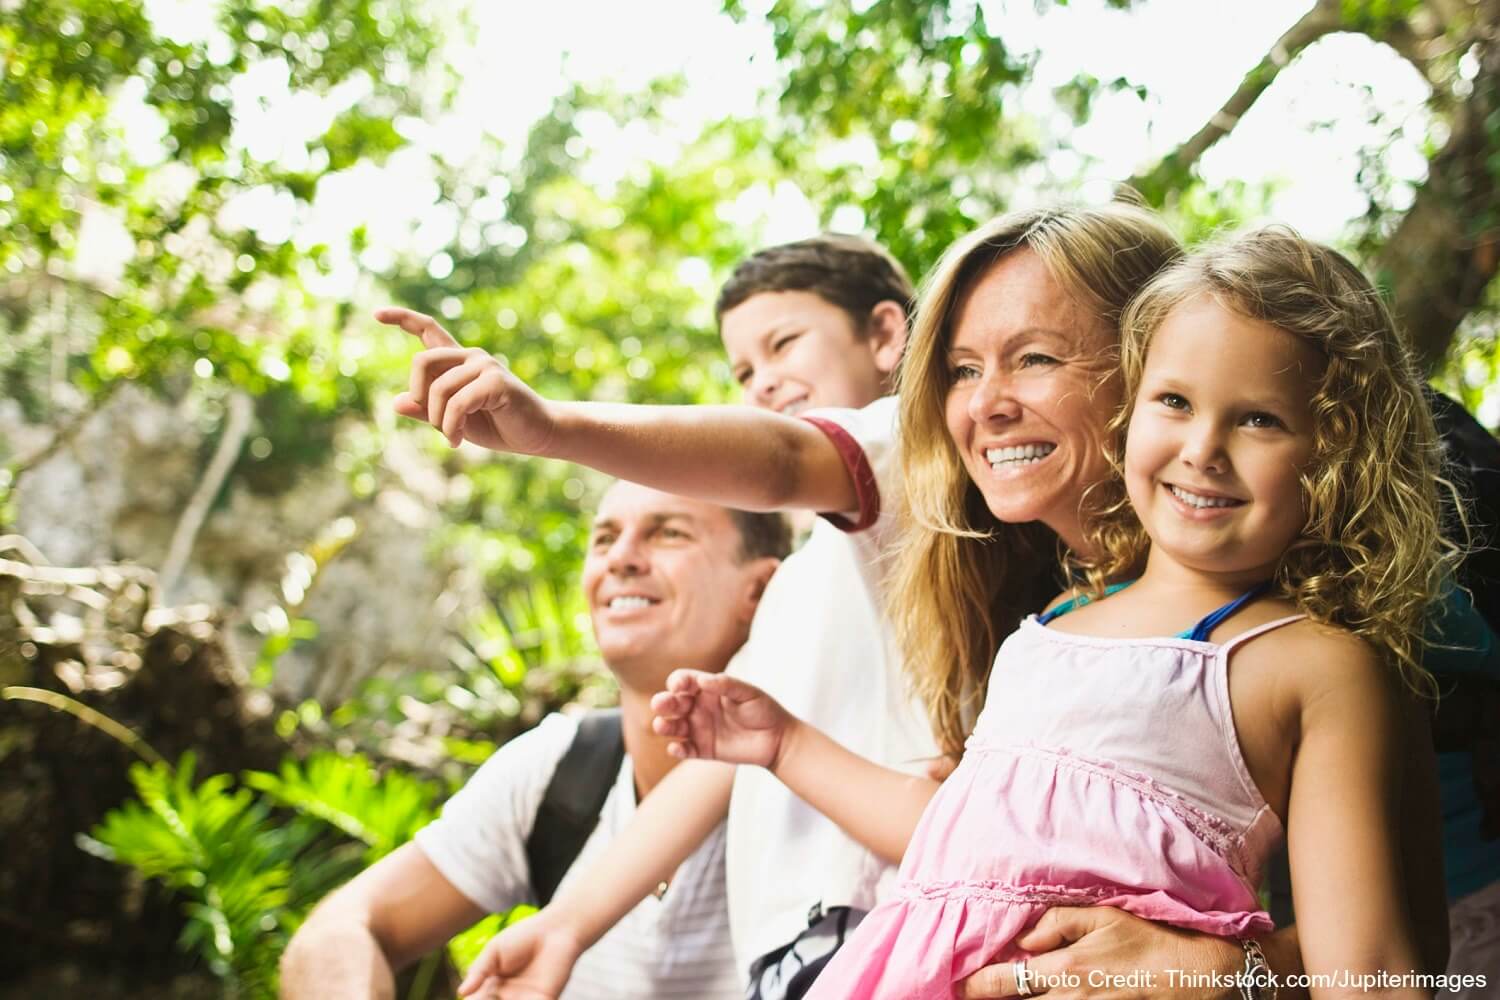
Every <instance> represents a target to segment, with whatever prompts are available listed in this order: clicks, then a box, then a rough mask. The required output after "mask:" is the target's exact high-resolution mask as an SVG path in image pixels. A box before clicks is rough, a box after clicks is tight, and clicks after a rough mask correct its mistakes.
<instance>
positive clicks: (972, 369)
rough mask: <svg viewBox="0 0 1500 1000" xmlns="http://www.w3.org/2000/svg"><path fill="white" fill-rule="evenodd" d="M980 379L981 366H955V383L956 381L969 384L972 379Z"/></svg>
mask: <svg viewBox="0 0 1500 1000" xmlns="http://www.w3.org/2000/svg"><path fill="white" fill-rule="evenodd" d="M978 377H979V366H978V365H954V366H953V381H955V382H967V381H969V380H970V379H975V378H978Z"/></svg>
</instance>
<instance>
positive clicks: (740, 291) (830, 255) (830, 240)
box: [714, 233, 916, 332]
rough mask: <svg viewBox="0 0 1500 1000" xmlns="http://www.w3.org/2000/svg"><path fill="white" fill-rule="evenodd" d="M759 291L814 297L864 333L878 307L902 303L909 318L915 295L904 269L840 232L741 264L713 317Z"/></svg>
mask: <svg viewBox="0 0 1500 1000" xmlns="http://www.w3.org/2000/svg"><path fill="white" fill-rule="evenodd" d="M761 292H811V293H812V294H813V295H816V296H817V297H818V298H820V299H823V300H824V301H825V302H828V303H830V304H832V305H835V306H838V307H839V308H840V309H842V310H844V312H846V313H848V314H849V318H850V319H852V320H853V321H854V326H855V329H856V330H858V331H861V332H863V331H864V329H865V326H866V323H867V322H868V320H869V318H870V313H871V311H872V310H874V308H875V307H876V306H877V305H879V304H880V303H882V302H885V301H891V302H896V303H899V304H900V306H901V308H902V309H905V310H906V311H907V312H908V313H909V312H910V311H911V305H912V299H913V298H915V296H916V290H915V289H914V288H913V287H912V283H911V278H909V277H907V275H906V269H905V268H904V267H902V266H901V264H900V262H899V261H897V260H896V258H894V257H892V256H891V255H890V253H888V252H887V251H886V250H885V248H884V247H882V246H880V244H878V243H875V242H872V241H871V240H867V239H864V238H863V237H860V236H844V235H840V234H837V233H823V234H821V235H819V236H813V237H811V238H809V239H805V240H797V241H796V242H795V243H783V244H781V245H780V246H774V247H767V248H766V249H764V250H759V251H756V252H755V253H753V254H751V255H750V256H749V257H746V258H745V259H744V260H742V261H740V264H739V266H738V267H736V268H735V269H734V273H733V274H731V275H730V276H729V280H728V281H726V282H724V287H723V288H721V289H719V301H718V302H716V303H715V304H714V318H715V319H717V320H722V319H723V318H724V314H725V313H726V312H728V311H729V310H731V309H733V308H734V307H735V306H737V305H739V304H740V303H742V302H744V301H745V300H746V299H748V298H750V297H751V296H752V295H759V294H760V293H761Z"/></svg>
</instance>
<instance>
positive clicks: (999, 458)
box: [984, 444, 1057, 468]
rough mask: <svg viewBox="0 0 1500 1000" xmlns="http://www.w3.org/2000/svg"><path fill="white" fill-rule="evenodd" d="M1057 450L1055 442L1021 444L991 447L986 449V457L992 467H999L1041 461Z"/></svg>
mask: <svg viewBox="0 0 1500 1000" xmlns="http://www.w3.org/2000/svg"><path fill="white" fill-rule="evenodd" d="M1056 450H1057V445H1055V444H1020V445H1012V446H1011V447H1009V448H990V449H988V450H986V451H985V453H984V458H985V461H987V462H989V463H990V466H991V467H992V468H999V467H1000V466H1002V465H1028V464H1030V463H1032V462H1040V461H1041V460H1042V459H1044V458H1046V457H1047V456H1048V455H1050V454H1052V453H1053V452H1054V451H1056Z"/></svg>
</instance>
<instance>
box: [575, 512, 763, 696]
mask: <svg viewBox="0 0 1500 1000" xmlns="http://www.w3.org/2000/svg"><path fill="white" fill-rule="evenodd" d="M768 563H769V566H770V567H774V565H775V564H774V561H772V560H765V559H754V560H748V561H742V560H741V558H740V534H739V531H738V529H736V527H735V525H734V521H733V520H732V519H731V517H730V514H729V512H728V511H727V510H725V509H724V508H722V507H718V506H715V505H714V504H710V503H703V502H700V501H697V500H688V499H684V498H682V497H677V496H673V495H671V494H669V493H661V492H659V491H657V490H653V489H648V488H646V487H644V486H638V485H636V484H634V483H627V482H619V483H616V484H615V485H614V486H613V487H611V488H610V490H609V492H608V493H606V494H605V495H604V499H603V501H602V502H601V503H600V504H599V510H598V513H597V515H596V516H595V519H594V526H593V531H592V533H591V535H590V538H589V548H588V556H587V558H586V559H585V560H584V564H583V590H584V595H585V597H587V599H588V604H589V614H590V616H591V617H592V619H593V623H594V636H595V638H596V639H597V640H598V643H599V650H600V652H601V653H602V654H603V655H604V660H605V662H606V663H608V664H609V666H610V669H611V670H613V671H614V672H615V673H616V674H617V675H618V676H619V677H620V679H621V681H622V682H623V683H626V684H633V685H636V686H638V687H641V688H643V689H652V690H654V689H656V687H659V685H660V683H661V682H662V681H663V680H664V679H665V678H666V675H667V674H668V673H669V672H671V671H672V670H675V669H677V668H679V667H689V668H693V669H697V670H720V669H722V668H723V667H724V665H725V664H727V663H728V662H729V657H730V656H731V655H733V653H734V651H735V650H737V649H738V648H739V647H740V646H741V644H743V643H744V641H745V637H746V635H747V634H748V632H749V628H750V619H751V617H752V616H753V615H754V613H755V605H756V602H757V600H758V599H759V596H760V588H761V586H762V585H763V584H764V581H765V578H766V577H767V576H769V568H768Z"/></svg>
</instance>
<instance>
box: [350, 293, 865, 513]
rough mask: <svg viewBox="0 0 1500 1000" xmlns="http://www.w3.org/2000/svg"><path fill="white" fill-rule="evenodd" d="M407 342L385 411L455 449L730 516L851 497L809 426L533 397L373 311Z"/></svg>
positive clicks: (837, 503) (421, 325)
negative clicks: (612, 483) (636, 487)
mask: <svg viewBox="0 0 1500 1000" xmlns="http://www.w3.org/2000/svg"><path fill="white" fill-rule="evenodd" d="M375 318H376V319H378V320H379V321H380V322H382V323H387V324H390V325H392V326H399V327H401V329H403V330H405V331H406V332H408V333H410V334H412V335H414V336H416V337H418V338H420V339H421V341H422V345H423V347H424V348H425V350H423V351H421V352H419V353H418V354H417V355H416V356H415V357H414V358H413V359H412V365H411V378H410V381H409V384H408V386H407V391H406V392H403V393H401V394H400V395H399V396H397V397H396V402H395V408H396V412H397V413H400V414H401V415H402V416H406V417H411V418H413V419H416V420H423V421H426V422H427V423H429V424H431V425H432V426H433V427H435V428H437V429H438V430H440V431H442V433H443V435H444V437H446V438H447V439H448V441H449V443H451V444H453V445H454V446H457V445H458V444H459V443H461V442H463V441H471V442H473V443H474V444H477V445H480V446H481V447H485V448H489V449H491V450H493V451H509V452H515V453H517V454H523V455H538V456H542V457H545V458H556V459H562V460H564V461H568V462H576V463H578V464H580V465H587V466H589V467H590V468H594V469H598V470H599V471H600V472H604V473H607V474H609V475H612V476H618V477H619V478H621V479H628V480H630V481H631V482H636V483H640V484H642V485H644V486H650V487H653V488H654V489H659V490H663V491H665V492H668V493H676V494H678V495H679V496H688V497H694V498H696V499H700V500H707V501H710V502H712V503H719V504H723V505H725V506H729V507H737V508H740V509H742V510H783V509H788V508H800V509H810V510H817V511H826V512H830V513H845V512H848V511H852V510H855V509H857V508H858V506H859V500H858V497H857V494H856V493H855V487H854V483H853V482H852V481H851V480H850V477H849V473H848V472H847V471H846V468H845V465H844V462H843V460H842V459H841V458H840V457H839V453H838V450H837V449H836V448H835V447H834V446H833V444H832V442H830V441H829V440H828V438H827V437H826V436H825V435H824V434H823V432H822V431H820V430H818V429H817V428H816V427H814V426H813V425H812V424H809V423H807V422H806V421H803V420H796V419H793V418H791V417H784V416H781V415H780V414H776V413H771V412H768V411H765V410H757V409H753V408H751V407H746V406H641V405H629V404H616V403H566V402H558V401H554V400H548V399H543V398H542V397H541V396H539V395H537V393H536V392H535V391H533V390H532V389H531V387H530V386H528V385H526V383H524V382H522V381H521V380H520V379H519V378H517V377H516V376H515V375H514V374H513V373H512V372H511V371H510V370H509V369H508V368H506V367H505V366H504V365H503V364H501V363H500V361H499V360H498V359H496V358H494V357H493V356H491V355H489V354H486V353H485V352H484V351H481V350H479V349H478V348H465V347H462V346H460V345H459V344H458V342H457V341H455V340H454V339H453V337H452V336H451V335H450V334H449V333H448V332H447V331H446V330H444V329H443V328H442V327H441V326H439V325H438V324H437V322H436V321H434V320H433V319H432V317H430V316H424V315H422V314H421V313H417V312H412V311H411V310H410V309H400V308H386V309H380V310H377V311H376V313H375Z"/></svg>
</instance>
